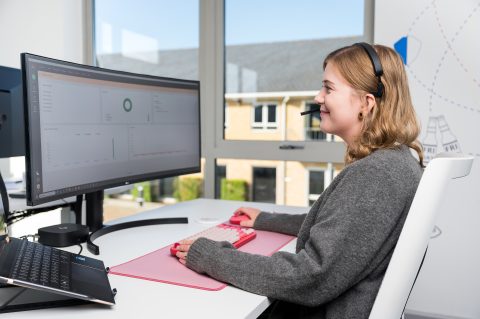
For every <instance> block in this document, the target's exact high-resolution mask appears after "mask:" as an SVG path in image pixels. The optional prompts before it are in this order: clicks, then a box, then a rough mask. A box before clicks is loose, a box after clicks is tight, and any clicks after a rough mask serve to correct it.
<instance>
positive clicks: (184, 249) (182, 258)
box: [176, 240, 194, 265]
mask: <svg viewBox="0 0 480 319" xmlns="http://www.w3.org/2000/svg"><path fill="white" fill-rule="evenodd" d="M193 242H194V240H181V241H179V242H178V243H179V244H180V245H178V246H177V247H176V249H177V250H178V252H177V255H176V256H177V258H178V261H179V262H181V263H182V264H184V265H185V264H186V263H187V255H188V250H189V249H190V246H192V244H193Z"/></svg>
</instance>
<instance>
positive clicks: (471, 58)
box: [374, 0, 480, 319]
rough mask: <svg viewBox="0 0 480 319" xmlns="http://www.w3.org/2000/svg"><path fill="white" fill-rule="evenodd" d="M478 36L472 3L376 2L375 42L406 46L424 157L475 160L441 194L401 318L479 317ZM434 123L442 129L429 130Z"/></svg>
mask: <svg viewBox="0 0 480 319" xmlns="http://www.w3.org/2000/svg"><path fill="white" fill-rule="evenodd" d="M479 30H480V2H479V1H478V0H462V1H449V0H433V1H432V0H403V1H387V0H378V1H376V3H375V37H374V38H375V43H379V44H385V45H388V46H392V47H393V46H394V44H395V43H397V41H399V40H400V39H402V38H404V40H405V41H406V43H407V50H406V57H407V61H406V62H407V63H406V70H407V74H408V78H409V84H410V89H411V93H412V98H413V104H414V105H415V108H416V111H417V113H418V115H419V118H420V120H421V123H422V127H423V128H422V133H421V135H420V140H421V141H422V143H423V144H424V145H426V144H430V145H431V146H432V147H431V148H430V150H431V152H430V154H428V155H434V154H435V153H438V152H441V151H443V148H444V147H448V143H451V145H454V146H455V147H458V148H460V150H461V152H463V153H465V154H470V155H474V156H475V161H474V164H473V167H472V171H471V173H470V176H469V177H467V178H465V179H461V180H457V181H454V184H453V186H452V187H451V188H450V189H449V190H448V196H446V197H445V199H444V202H443V206H442V209H441V211H440V212H439V213H440V217H439V220H438V222H437V226H438V227H440V229H441V230H442V234H441V235H440V236H439V237H437V238H435V239H433V240H431V242H430V245H429V249H428V253H427V257H426V259H425V263H424V265H423V268H422V271H421V273H420V275H419V277H418V279H417V283H416V284H415V287H414V289H413V292H412V295H411V297H410V300H409V303H408V305H407V312H411V313H417V314H428V315H429V317H433V318H471V319H473V318H480V302H479V293H478V290H479V287H480V271H479V270H480V253H479V249H478V247H479V243H480V231H479V229H480V209H479V207H480V196H478V195H477V193H478V191H479V190H480V143H479V140H480V125H478V123H479V121H480V60H479V59H478V57H479V56H480V41H478V35H479ZM440 117H443V119H444V120H445V122H443V124H442V125H441V126H440V125H438V124H440V123H437V126H434V125H432V124H434V122H433V121H432V119H439V118H440ZM429 123H430V125H431V127H432V130H431V132H430V133H428V134H427V127H428V126H429ZM445 124H447V125H448V126H446V125H445ZM435 148H436V149H435Z"/></svg>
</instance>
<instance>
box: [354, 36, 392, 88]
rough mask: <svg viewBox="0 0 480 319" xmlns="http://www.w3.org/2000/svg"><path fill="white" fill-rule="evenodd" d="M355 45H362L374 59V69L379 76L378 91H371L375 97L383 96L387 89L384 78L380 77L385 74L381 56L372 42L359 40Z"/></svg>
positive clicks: (371, 58)
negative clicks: (383, 81)
mask: <svg viewBox="0 0 480 319" xmlns="http://www.w3.org/2000/svg"><path fill="white" fill-rule="evenodd" d="M354 45H356V46H359V47H362V48H363V49H364V50H365V52H367V54H368V57H369V58H370V61H372V65H373V71H374V72H375V76H376V77H377V78H378V85H377V91H376V92H370V93H372V94H373V96H375V97H382V96H383V92H384V91H385V87H384V86H383V83H382V80H381V78H380V77H381V76H382V75H383V68H382V64H381V63H380V58H379V57H378V54H377V52H376V51H375V49H374V48H373V47H372V46H371V45H370V44H368V43H366V42H359V43H355V44H354Z"/></svg>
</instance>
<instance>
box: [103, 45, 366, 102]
mask: <svg viewBox="0 0 480 319" xmlns="http://www.w3.org/2000/svg"><path fill="white" fill-rule="evenodd" d="M362 39H363V38H362V37H345V38H331V39H321V40H302V41H289V42H273V43H261V44H246V45H232V46H227V47H226V51H225V52H226V64H227V76H226V79H227V80H226V92H227V93H240V92H284V91H308V90H319V89H320V87H321V83H322V75H323V66H322V64H323V60H324V58H325V56H326V55H327V54H328V53H330V52H331V51H333V50H335V49H337V48H340V47H343V46H346V45H350V44H353V43H356V42H360V41H362ZM137 56H139V55H137ZM144 56H145V57H150V58H149V59H150V61H152V58H151V57H152V54H150V55H149V54H148V53H146V54H145V55H144ZM97 59H98V62H99V63H98V64H99V66H101V67H107V68H115V69H118V70H122V71H130V72H135V73H144V74H152V75H157V76H166V77H175V78H185V79H198V63H197V62H196V61H198V49H182V50H169V51H158V52H154V54H153V62H147V60H148V58H147V59H142V57H141V56H139V58H132V57H127V56H124V55H122V54H121V53H120V54H119V53H116V54H109V55H100V56H98V57H97Z"/></svg>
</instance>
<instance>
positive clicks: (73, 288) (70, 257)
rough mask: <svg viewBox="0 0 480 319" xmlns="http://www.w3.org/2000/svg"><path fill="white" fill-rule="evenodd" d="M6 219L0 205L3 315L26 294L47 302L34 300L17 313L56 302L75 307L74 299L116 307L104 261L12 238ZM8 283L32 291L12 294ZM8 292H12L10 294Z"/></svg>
mask: <svg viewBox="0 0 480 319" xmlns="http://www.w3.org/2000/svg"><path fill="white" fill-rule="evenodd" d="M6 220H7V219H6V214H5V213H4V210H3V209H2V207H1V206H0V284H4V285H2V286H3V287H2V288H0V312H3V311H4V310H5V309H7V310H8V306H9V304H11V303H13V304H15V300H14V299H15V298H17V297H19V298H20V297H23V298H25V296H27V295H32V296H33V295H35V296H37V297H38V296H41V295H42V296H43V297H46V299H45V298H43V299H45V300H43V301H42V300H41V299H42V298H40V299H39V298H37V297H35V301H34V302H33V304H31V305H30V306H28V305H27V306H24V307H17V308H22V309H17V310H25V308H28V309H38V308H42V307H41V305H42V304H43V305H46V306H47V307H52V306H56V305H55V302H53V301H54V300H55V299H58V300H62V301H64V303H63V304H62V305H67V304H74V303H75V302H72V299H73V301H75V300H77V301H83V302H81V303H85V302H86V301H91V302H95V303H100V304H105V305H110V306H113V305H114V304H115V300H114V297H115V293H114V292H113V291H112V289H111V287H110V283H109V281H108V277H107V271H106V269H105V266H104V264H103V262H102V261H101V260H97V259H93V258H89V257H86V256H82V255H77V254H74V253H70V252H66V251H63V250H60V249H57V248H53V247H49V246H46V245H42V244H40V243H36V242H30V241H28V240H26V239H18V238H13V237H9V236H8V234H7V227H6V224H7V223H6ZM5 284H8V285H13V286H18V287H23V288H31V289H21V290H18V292H17V293H15V292H13V291H14V290H13V289H12V290H11V291H12V292H10V290H8V288H6V287H5ZM7 287H8V286H7ZM33 290H35V291H33ZM7 291H8V292H10V293H9V294H7V293H6V292H7ZM41 292H43V294H42V293H41ZM16 295H18V296H16ZM55 296H58V297H59V298H55ZM62 296H63V298H61V297H62ZM9 299H12V300H9ZM78 303H80V302H77V304H78ZM57 306H58V305H57ZM13 311H16V310H13Z"/></svg>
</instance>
